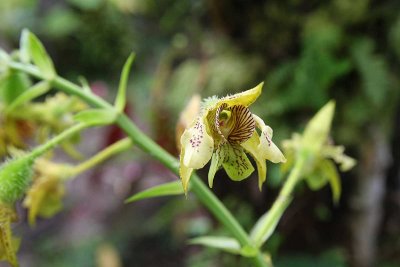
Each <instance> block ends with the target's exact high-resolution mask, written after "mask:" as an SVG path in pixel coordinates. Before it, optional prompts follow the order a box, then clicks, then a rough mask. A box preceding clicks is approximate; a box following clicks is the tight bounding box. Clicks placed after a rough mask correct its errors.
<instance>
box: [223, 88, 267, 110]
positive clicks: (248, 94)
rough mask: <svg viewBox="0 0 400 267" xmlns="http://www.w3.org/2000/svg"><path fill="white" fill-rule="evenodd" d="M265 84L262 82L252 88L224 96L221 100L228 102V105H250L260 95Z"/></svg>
mask: <svg viewBox="0 0 400 267" xmlns="http://www.w3.org/2000/svg"><path fill="white" fill-rule="evenodd" d="M263 85H264V83H260V84H258V85H257V86H256V87H254V88H252V89H249V90H247V91H244V92H242V93H237V94H234V95H230V96H226V97H224V98H222V99H221V100H220V101H221V103H226V104H228V106H233V105H243V106H246V107H248V106H250V105H251V104H252V103H254V101H256V99H257V98H258V97H259V96H260V94H261V91H262V87H263Z"/></svg>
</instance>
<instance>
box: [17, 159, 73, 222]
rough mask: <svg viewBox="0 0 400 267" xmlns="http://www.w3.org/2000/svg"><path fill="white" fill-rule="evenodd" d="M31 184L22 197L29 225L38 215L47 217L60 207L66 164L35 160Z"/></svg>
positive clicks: (63, 190) (66, 170)
mask: <svg viewBox="0 0 400 267" xmlns="http://www.w3.org/2000/svg"><path fill="white" fill-rule="evenodd" d="M34 168H35V176H34V178H33V184H32V186H31V188H30V189H29V190H28V192H27V194H26V197H25V199H24V203H23V204H24V206H25V207H26V208H28V210H29V211H28V220H29V223H30V224H31V225H34V224H35V222H36V217H37V216H38V215H40V216H42V217H45V218H49V217H51V216H53V215H54V214H56V213H57V212H58V211H60V210H61V209H62V198H63V197H64V194H65V185H64V181H63V179H62V178H63V177H64V176H65V175H68V174H69V172H68V170H69V169H68V168H69V166H68V165H61V164H56V163H53V162H50V161H48V160H45V159H43V158H41V159H37V160H36V162H35V166H34Z"/></svg>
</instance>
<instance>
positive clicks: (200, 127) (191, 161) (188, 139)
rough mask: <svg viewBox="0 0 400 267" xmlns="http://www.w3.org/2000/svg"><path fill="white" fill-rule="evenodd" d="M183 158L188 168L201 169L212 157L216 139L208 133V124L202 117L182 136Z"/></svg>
mask: <svg viewBox="0 0 400 267" xmlns="http://www.w3.org/2000/svg"><path fill="white" fill-rule="evenodd" d="M181 145H182V149H181V158H183V165H185V166H186V167H188V168H193V169H200V168H203V167H204V165H206V164H207V162H208V161H209V160H210V159H211V155H212V152H213V149H214V141H213V139H212V137H211V136H210V135H208V133H207V130H206V126H205V124H204V122H203V120H202V119H201V118H198V119H197V120H196V121H195V123H194V125H193V126H192V127H190V128H189V129H186V130H185V132H184V133H183V134H182V137H181Z"/></svg>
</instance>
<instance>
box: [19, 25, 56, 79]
mask: <svg viewBox="0 0 400 267" xmlns="http://www.w3.org/2000/svg"><path fill="white" fill-rule="evenodd" d="M20 46H21V47H20V51H21V60H32V62H33V64H35V65H36V66H37V67H38V68H39V70H40V71H41V72H42V73H43V75H44V76H45V78H47V79H52V78H53V77H54V76H55V75H56V71H55V69H54V65H53V61H52V60H51V58H50V56H49V55H48V54H47V52H46V50H45V48H44V46H43V44H42V43H41V42H40V40H39V39H38V38H37V37H36V36H35V35H34V34H33V33H31V32H29V31H28V30H26V29H25V30H23V32H22V36H21V44H20Z"/></svg>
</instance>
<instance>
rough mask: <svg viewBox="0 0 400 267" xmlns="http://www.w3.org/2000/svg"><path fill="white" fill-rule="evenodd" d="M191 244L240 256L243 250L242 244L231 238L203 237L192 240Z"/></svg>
mask: <svg viewBox="0 0 400 267" xmlns="http://www.w3.org/2000/svg"><path fill="white" fill-rule="evenodd" d="M189 244H191V245H202V246H206V247H211V248H216V249H220V250H223V251H226V252H229V253H232V254H238V255H241V250H242V249H241V247H240V243H239V242H238V241H237V240H236V239H234V238H231V237H222V236H202V237H197V238H193V239H191V240H190V241H189Z"/></svg>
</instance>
